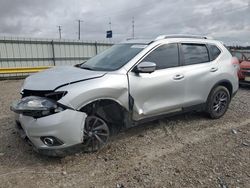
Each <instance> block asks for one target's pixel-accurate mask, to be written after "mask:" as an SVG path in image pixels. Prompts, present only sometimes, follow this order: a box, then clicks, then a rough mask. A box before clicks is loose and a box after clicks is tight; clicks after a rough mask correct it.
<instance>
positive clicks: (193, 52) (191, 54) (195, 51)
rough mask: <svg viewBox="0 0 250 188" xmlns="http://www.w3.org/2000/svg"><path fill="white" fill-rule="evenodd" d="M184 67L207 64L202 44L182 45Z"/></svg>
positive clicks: (205, 48)
mask: <svg viewBox="0 0 250 188" xmlns="http://www.w3.org/2000/svg"><path fill="white" fill-rule="evenodd" d="M181 46H182V52H183V58H184V63H185V65H193V64H199V63H205V62H209V56H208V51H207V47H206V45H204V44H182V45H181Z"/></svg>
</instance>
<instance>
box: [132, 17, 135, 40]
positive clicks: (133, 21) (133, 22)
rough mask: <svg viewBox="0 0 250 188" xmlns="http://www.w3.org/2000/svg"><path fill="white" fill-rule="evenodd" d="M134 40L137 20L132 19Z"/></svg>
mask: <svg viewBox="0 0 250 188" xmlns="http://www.w3.org/2000/svg"><path fill="white" fill-rule="evenodd" d="M132 38H135V18H134V17H132Z"/></svg>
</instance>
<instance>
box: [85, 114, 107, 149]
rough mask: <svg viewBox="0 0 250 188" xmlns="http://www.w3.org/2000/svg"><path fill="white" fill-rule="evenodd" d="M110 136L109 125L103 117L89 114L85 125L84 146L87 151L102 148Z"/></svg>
mask: <svg viewBox="0 0 250 188" xmlns="http://www.w3.org/2000/svg"><path fill="white" fill-rule="evenodd" d="M109 136H110V132H109V127H108V125H107V124H106V123H105V121H103V120H102V119H101V118H99V117H97V116H88V117H87V118H86V120H85V127H84V147H85V151H86V152H94V151H98V150H100V149H101V148H102V147H103V146H104V145H105V144H106V143H107V142H108V139H109Z"/></svg>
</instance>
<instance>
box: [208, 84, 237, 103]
mask: <svg viewBox="0 0 250 188" xmlns="http://www.w3.org/2000/svg"><path fill="white" fill-rule="evenodd" d="M217 86H224V87H226V88H227V89H228V91H229V94H230V98H232V95H233V84H232V83H231V82H230V81H229V80H221V81H219V82H217V83H216V84H214V86H213V87H212V88H211V90H210V92H209V95H208V96H207V100H208V98H209V96H210V94H211V92H212V91H213V89H214V88H216V87H217Z"/></svg>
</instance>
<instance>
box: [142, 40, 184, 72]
mask: <svg viewBox="0 0 250 188" xmlns="http://www.w3.org/2000/svg"><path fill="white" fill-rule="evenodd" d="M178 54H179V52H178V45H177V44H165V45H162V46H160V47H158V48H157V49H155V50H154V51H153V52H151V53H150V54H149V55H148V56H146V57H145V58H144V60H143V61H149V62H153V63H155V64H156V69H157V70H159V69H165V68H170V67H177V66H178V65H179V55H178Z"/></svg>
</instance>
